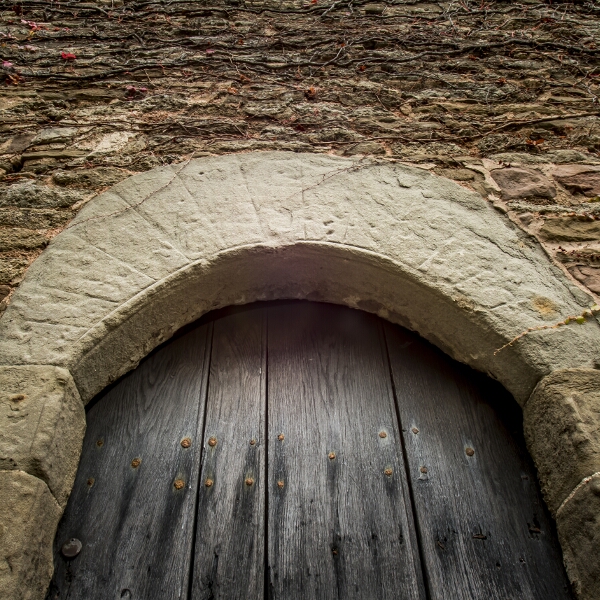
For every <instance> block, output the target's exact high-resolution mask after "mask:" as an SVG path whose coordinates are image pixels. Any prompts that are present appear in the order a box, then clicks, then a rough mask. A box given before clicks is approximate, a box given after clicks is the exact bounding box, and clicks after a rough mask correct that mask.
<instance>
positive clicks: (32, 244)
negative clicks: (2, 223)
mask: <svg viewBox="0 0 600 600" xmlns="http://www.w3.org/2000/svg"><path fill="white" fill-rule="evenodd" d="M49 241H50V240H49V239H48V238H47V237H46V236H45V235H42V234H41V233H38V232H37V231H33V230H31V229H21V228H16V227H15V228H14V229H0V252H6V251H7V250H34V249H36V248H44V247H45V246H47V245H48V242H49Z"/></svg>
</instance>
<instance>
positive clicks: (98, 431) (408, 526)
mask: <svg viewBox="0 0 600 600" xmlns="http://www.w3.org/2000/svg"><path fill="white" fill-rule="evenodd" d="M520 420H521V416H520V412H519V410H518V407H516V404H515V402H514V400H513V399H512V398H511V397H510V396H509V395H508V394H507V393H506V392H505V391H504V390H503V389H502V388H501V387H500V386H499V385H497V384H495V383H494V382H492V381H490V380H489V379H487V378H485V377H483V376H481V375H480V374H477V373H475V372H474V371H472V370H470V369H467V368H466V367H464V366H462V365H459V364H458V363H456V362H454V361H452V360H450V359H449V358H448V357H446V356H445V355H443V354H441V353H440V352H439V351H437V350H436V349H435V348H433V347H432V346H431V345H429V344H428V343H426V342H425V341H423V340H422V339H421V338H419V337H418V336H417V335H415V334H412V333H410V332H408V331H406V330H404V329H402V328H400V327H397V326H394V325H391V324H389V323H386V322H384V321H382V320H380V319H378V318H377V317H375V316H373V315H369V314H366V313H362V312H359V311H355V310H351V309H347V308H341V307H338V306H333V305H326V304H316V303H308V302H287V303H273V304H256V305H252V306H249V307H244V308H241V309H235V310H233V309H232V310H226V311H220V312H218V313H216V314H215V315H209V316H208V317H207V318H205V319H203V320H202V321H201V322H200V324H199V325H197V326H196V327H195V328H193V329H192V330H190V331H188V332H187V333H185V334H184V335H181V336H179V337H178V338H177V339H175V340H173V341H171V342H170V343H168V344H167V345H165V346H163V347H162V348H160V349H158V350H157V351H155V352H154V353H153V354H152V355H151V356H150V357H148V358H147V359H146V360H145V361H144V362H143V363H142V364H141V365H140V366H139V367H138V368H137V369H136V370H135V371H133V372H132V373H130V374H129V375H127V376H126V377H124V378H123V379H122V380H121V381H120V382H118V383H117V384H116V385H115V386H113V387H112V389H110V390H108V391H107V392H105V393H104V394H103V395H102V396H101V397H99V398H98V399H96V400H95V401H94V402H92V403H91V404H90V406H89V409H88V430H87V433H86V437H85V441H84V449H83V454H82V459H81V464H80V467H79V471H78V474H77V479H76V482H75V486H74V488H73V492H72V495H71V498H70V500H69V504H68V506H67V510H66V512H65V515H64V517H63V519H62V521H61V523H60V526H59V530H58V533H57V536H56V542H55V556H56V558H55V574H54V578H53V581H52V584H51V586H50V589H49V592H48V597H49V598H61V599H65V600H66V599H73V600H74V599H82V600H83V599H86V600H93V599H98V600H100V599H102V600H105V599H112V598H117V599H118V598H130V599H136V600H138V599H140V600H141V599H143V600H146V599H147V600H153V599H157V600H158V599H160V600H170V599H185V600H188V599H194V600H196V599H198V600H199V599H207V600H208V599H215V598H223V599H237V598H268V599H282V600H294V599H300V598H307V599H313V598H315V599H317V598H318V599H324V600H325V599H327V600H329V599H332V598H339V599H344V600H346V599H371V598H372V599H386V598H395V599H397V598H402V599H407V600H413V599H414V600H425V599H429V600H433V599H439V600H446V599H457V600H467V599H468V600H472V599H482V600H483V599H485V600H525V599H527V600H529V599H531V600H533V599H536V600H537V599H539V600H542V599H543V600H548V599H550V598H552V599H557V600H560V599H567V598H570V597H571V596H570V593H569V591H568V585H567V580H566V577H565V573H564V569H563V567H562V562H561V555H560V550H559V547H558V544H557V542H556V536H555V532H554V529H553V524H552V522H551V520H550V518H549V516H548V514H547V512H546V510H545V508H544V506H543V504H542V501H541V498H540V494H539V490H538V487H537V483H536V478H535V473H534V470H533V468H532V465H531V463H530V460H529V458H528V456H527V453H526V451H525V449H524V444H523V440H522V436H521V433H520V429H519V427H520Z"/></svg>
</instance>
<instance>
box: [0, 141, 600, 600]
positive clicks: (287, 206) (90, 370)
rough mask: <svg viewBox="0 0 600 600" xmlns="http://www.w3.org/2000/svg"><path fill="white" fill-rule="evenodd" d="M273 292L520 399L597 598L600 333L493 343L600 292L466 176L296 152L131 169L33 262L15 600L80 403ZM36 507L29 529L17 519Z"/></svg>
mask: <svg viewBox="0 0 600 600" xmlns="http://www.w3.org/2000/svg"><path fill="white" fill-rule="evenodd" d="M280 298H305V299H313V300H322V301H327V302H333V303H337V304H344V305H347V306H351V307H355V308H360V309H363V310H366V311H369V312H374V313H377V314H378V315H379V316H381V317H383V318H386V319H389V320H390V321H393V322H396V323H400V324H401V325H404V326H406V327H409V328H410V329H413V330H416V331H418V332H419V333H420V334H421V335H422V336H424V337H425V338H427V339H429V340H430V341H432V342H433V343H434V344H436V345H438V346H439V347H440V348H442V349H443V350H444V351H446V352H447V353H449V354H450V355H452V356H454V357H455V358H457V359H458V360H461V361H462V362H465V363H467V364H469V365H471V366H473V367H475V368H477V369H479V370H482V371H485V372H487V373H489V374H490V375H491V376H493V377H495V378H496V379H498V380H499V381H501V382H502V383H503V384H504V385H505V387H506V388H507V389H508V390H509V391H510V392H512V393H513V395H514V396H515V398H516V399H517V400H518V401H519V402H520V403H521V404H522V405H525V418H526V423H525V425H526V431H527V433H528V439H529V443H530V449H531V452H532V454H533V455H534V458H535V459H536V461H537V464H538V468H539V470H540V474H541V477H542V486H543V489H544V492H545V496H546V500H547V502H548V504H549V506H550V509H551V510H552V511H553V513H554V514H555V515H558V526H559V535H560V537H561V541H562V544H563V549H564V550H565V559H566V561H567V564H568V567H569V574H570V576H571V579H572V580H574V581H575V583H576V585H578V586H579V589H580V592H581V594H582V597H587V598H593V597H597V596H594V595H593V594H600V591H599V590H600V565H598V559H596V558H595V557H594V554H593V552H595V551H596V550H597V548H598V545H599V544H600V523H596V522H595V521H594V527H595V528H593V531H592V533H591V534H589V535H588V534H586V533H584V532H582V531H581V526H582V524H581V522H580V521H581V518H582V517H581V515H583V514H584V513H585V514H587V515H588V516H587V517H586V518H587V519H588V520H589V519H590V518H591V517H589V515H590V514H591V515H592V516H593V515H595V514H596V512H594V511H595V510H596V508H598V507H599V506H600V498H598V497H597V496H596V495H595V494H596V493H599V494H600V485H598V484H597V482H596V478H594V477H592V475H594V474H595V473H596V472H597V471H600V466H599V463H600V460H599V456H600V452H597V451H596V450H597V449H598V448H600V443H599V442H598V441H596V440H595V435H597V434H596V431H597V430H598V431H600V414H599V413H600V372H599V371H597V370H594V366H595V365H597V364H598V363H599V362H600V325H599V323H598V322H597V320H596V319H595V318H588V319H587V321H586V323H585V324H584V325H578V324H573V325H568V326H562V327H558V328H548V329H544V330H541V331H534V332H532V333H530V334H528V335H526V336H524V337H522V338H521V339H520V340H518V341H517V342H516V343H515V344H513V345H512V346H509V347H506V348H505V349H503V350H501V351H500V352H496V350H497V349H498V348H500V347H502V346H504V345H505V344H506V343H507V342H509V341H510V340H512V339H513V338H514V337H515V336H517V335H519V334H520V333H522V332H523V331H525V330H527V329H528V328H532V327H537V326H540V325H552V324H554V323H556V322H558V321H560V320H563V319H564V318H565V317H566V316H567V315H573V314H581V313H582V311H584V310H586V309H588V308H589V307H590V306H591V305H592V304H593V300H592V298H591V297H590V296H588V295H587V294H586V293H585V292H584V291H582V290H581V289H580V288H578V287H576V286H574V285H573V284H572V282H571V281H569V280H568V279H567V278H566V276H565V275H564V274H563V273H562V271H561V270H560V269H559V268H557V267H556V266H555V265H553V264H552V263H551V262H550V260H549V259H548V258H547V256H546V254H545V252H544V250H543V249H542V248H541V246H540V245H539V244H538V243H537V242H536V241H535V240H534V239H532V238H531V237H529V236H528V235H527V234H525V233H523V232H522V231H521V230H520V229H518V228H516V227H515V226H514V225H513V224H512V223H511V222H510V221H509V220H508V219H507V217H506V216H504V215H502V214H500V213H499V212H497V211H496V210H495V209H494V208H492V207H491V206H490V205H489V203H487V202H486V201H485V200H484V199H483V198H481V196H479V195H478V194H476V193H473V192H469V191H468V190H466V189H464V188H462V187H461V186H459V185H458V184H456V183H454V182H451V181H449V180H446V179H443V178H440V177H436V176H433V175H431V174H429V173H428V172H426V171H424V170H421V169H416V168H411V167H407V166H403V165H400V164H395V163H390V162H385V161H374V160H364V161H360V160H356V159H342V158H336V157H330V156H323V155H314V154H295V153H284V152H282V153H271V152H269V153H251V154H241V155H230V156H227V157H218V158H217V157H211V158H202V159H195V160H192V161H190V162H188V163H185V164H179V165H173V166H168V167H163V168H159V169H155V170H152V171H150V172H148V173H144V174H142V175H137V176H134V177H131V178H130V179H128V180H126V181H124V182H122V183H120V184H118V185H116V186H114V187H113V188H111V189H110V190H109V191H108V192H106V193H104V194H102V195H100V196H98V197H97V198H95V199H94V200H92V201H91V202H90V203H89V204H88V205H87V206H86V207H85V208H84V209H83V210H82V211H81V212H80V213H79V215H78V216H77V218H76V219H75V220H74V221H73V222H72V223H71V224H70V225H69V227H68V228H67V229H66V230H65V231H64V232H63V233H61V234H60V235H59V236H58V237H57V238H55V239H54V240H53V242H52V243H51V244H50V246H49V247H48V249H47V250H46V251H45V252H44V253H43V254H42V255H41V256H40V258H39V259H38V260H36V261H35V263H34V264H33V265H32V267H31V268H30V269H29V271H28V273H27V276H26V278H25V280H24V281H23V283H22V285H21V287H20V288H19V290H18V291H17V293H16V294H15V295H14V298H13V301H12V303H11V305H10V306H9V308H8V309H7V311H6V314H5V315H4V317H3V318H2V320H0V365H4V366H3V367H0V382H1V383H2V394H3V405H5V406H6V407H8V408H6V409H4V408H3V413H2V424H1V427H2V428H3V430H4V431H3V433H2V434H1V435H0V467H1V468H3V469H5V471H2V472H0V476H1V477H2V479H0V501H5V502H6V503H7V504H5V505H7V506H8V505H10V506H11V510H12V513H10V515H9V516H8V518H7V521H6V523H5V525H4V526H5V529H6V530H7V531H10V532H13V533H11V535H9V536H8V537H6V536H5V542H4V546H5V548H6V549H5V548H3V551H4V557H6V556H8V555H9V554H10V556H11V557H12V559H11V560H12V562H10V561H8V562H7V559H6V558H4V562H5V563H6V564H9V565H13V564H14V565H16V568H13V567H12V566H11V568H10V569H7V568H5V566H3V565H0V582H2V581H6V582H7V584H6V585H10V586H11V589H15V590H16V589H18V588H19V586H20V587H21V588H22V587H23V585H26V586H29V587H30V588H31V589H32V590H33V591H32V595H31V596H16V597H31V598H37V597H43V592H41V591H40V590H42V588H43V587H44V586H45V585H46V584H47V581H48V572H49V569H51V548H50V545H51V541H52V537H53V535H54V531H55V528H56V523H57V520H58V518H59V516H60V514H61V512H62V509H63V508H64V505H65V503H66V499H67V497H68V494H69V491H70V488H71V486H72V482H73V477H74V474H75V470H76V467H77V461H78V458H79V451H80V446H81V441H82V437H83V430H84V426H85V424H84V421H85V417H84V414H83V404H82V402H81V400H83V403H85V402H87V401H88V400H90V399H91V398H92V397H93V396H94V395H95V394H97V393H98V392H99V391H101V390H102V389H103V388H104V387H105V386H106V385H108V384H109V383H111V382H112V381H114V380H115V379H117V378H118V377H119V376H121V375H122V374H124V373H125V372H127V371H129V370H130V369H132V368H134V367H135V366H136V365H137V364H138V362H139V361H140V360H141V359H142V358H143V357H144V356H146V355H147V354H148V353H149V352H150V351H151V350H152V349H153V348H154V347H156V346H157V345H158V344H160V343H161V342H163V341H164V340H166V339H168V338H169V337H170V336H171V335H172V334H173V332H174V331H176V330H177V329H178V328H180V327H181V326H183V325H185V324H187V323H190V322H192V321H194V320H195V319H197V318H198V317H199V316H201V315H202V314H204V313H206V312H208V311H210V310H213V309H215V308H219V307H222V306H226V305H230V304H242V303H248V302H253V301H256V300H271V299H280ZM547 376H548V377H547ZM545 377H546V379H543V378H545ZM542 379H543V381H542V383H541V384H540V386H539V387H538V388H537V390H536V392H535V393H534V395H533V397H532V399H531V400H529V401H528V398H529V397H530V395H531V393H532V391H533V390H534V388H535V387H536V384H538V382H539V381H540V380H542ZM582 382H583V383H582ZM582 386H583V388H584V389H580V388H582ZM577 394H579V395H577ZM21 396H24V397H23V398H21ZM561 411H562V412H561ZM547 414H549V415H552V419H554V420H552V419H550V420H548V419H546V417H545V415H547ZM528 415H535V418H534V417H533V416H532V417H531V418H530V419H529V421H528V418H529V417H528ZM582 415H583V416H582ZM539 431H542V432H543V435H538V432H539ZM565 431H566V432H567V433H565ZM572 432H575V433H576V434H577V435H578V436H579V437H578V438H576V436H575V435H574V434H573V435H571V434H572ZM578 440H579V441H578ZM565 444H566V445H565ZM569 444H571V445H570V446H569ZM559 455H560V456H561V458H560V461H559V462H560V464H554V463H555V462H556V460H555V457H556V456H559ZM596 488H597V489H596ZM48 491H49V492H50V493H48ZM11 498H12V500H10V499H11ZM15 498H16V500H15ZM19 499H20V500H19ZM10 502H12V504H9V503H10ZM27 502H29V503H30V504H31V506H30V507H29V508H28V509H27V510H29V511H33V513H35V514H36V515H37V516H36V518H35V519H32V518H31V517H27V518H26V517H25V513H23V510H24V509H23V510H21V509H20V508H19V507H22V506H29V504H27ZM13 505H14V508H12V507H13ZM34 505H35V506H34ZM580 505H581V506H582V507H583V508H581V509H577V510H575V507H577V506H580ZM574 511H575V512H574ZM586 511H587V512H586ZM597 512H600V510H599V511H597ZM33 513H32V514H33ZM561 515H564V518H563V520H562V521H561V518H562V517H561ZM592 520H593V519H592ZM19 527H20V528H21V533H17V529H18V528H19ZM11 536H12V537H11ZM577 536H579V538H581V539H582V540H583V541H581V540H579V538H577ZM576 538H577V539H578V540H579V541H578V543H577V545H576V546H574V545H573V543H572V541H573V540H575V539H576ZM586 544H587V546H586ZM584 546H585V548H584ZM580 547H581V548H582V550H584V551H582V552H580V550H579V548H580ZM32 548H34V549H35V548H39V552H38V553H37V555H36V556H35V557H33V558H32V552H31V549H32ZM594 548H595V549H596V550H594ZM11 553H12V554H11ZM590 553H591V555H590ZM15 557H16V558H15ZM32 561H34V562H35V561H37V562H35V564H33V562H32ZM32 565H33V566H32ZM15 593H16V592H15ZM36 594H37V595H36ZM40 594H41V596H40Z"/></svg>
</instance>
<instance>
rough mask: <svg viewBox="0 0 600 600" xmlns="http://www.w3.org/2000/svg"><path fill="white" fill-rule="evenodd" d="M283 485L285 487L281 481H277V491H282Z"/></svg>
mask: <svg viewBox="0 0 600 600" xmlns="http://www.w3.org/2000/svg"><path fill="white" fill-rule="evenodd" d="M284 485H285V483H283V481H281V480H279V481H278V482H277V487H278V488H279V489H282V488H283V486H284Z"/></svg>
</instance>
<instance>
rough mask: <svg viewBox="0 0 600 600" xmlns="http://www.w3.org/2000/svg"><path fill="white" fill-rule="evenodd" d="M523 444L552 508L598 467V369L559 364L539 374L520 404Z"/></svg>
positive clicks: (599, 437) (599, 433)
mask: <svg viewBox="0 0 600 600" xmlns="http://www.w3.org/2000/svg"><path fill="white" fill-rule="evenodd" d="M523 423H524V430H525V438H526V440H527V446H528V448H529V451H530V452H531V455H532V456H533V459H534V461H535V463H536V466H537V469H538V474H539V477H540V481H541V484H542V492H543V493H544V497H545V499H546V502H547V504H548V506H549V507H550V510H551V511H552V513H553V514H556V511H557V510H558V508H559V506H560V505H561V503H562V502H563V501H564V500H565V498H566V497H567V496H568V495H569V494H570V493H571V491H572V490H573V489H574V488H575V487H576V486H577V485H578V484H579V483H580V482H581V481H582V480H583V479H584V478H585V477H587V476H589V475H591V474H593V473H596V472H597V471H600V371H596V370H593V369H565V370H563V371H556V372H554V373H551V374H550V375H548V376H547V377H545V378H544V379H543V380H542V381H541V382H540V383H539V384H538V386H537V387H536V388H535V390H534V392H533V394H532V395H531V398H530V399H529V400H528V402H527V403H526V404H525V408H524V410H523Z"/></svg>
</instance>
